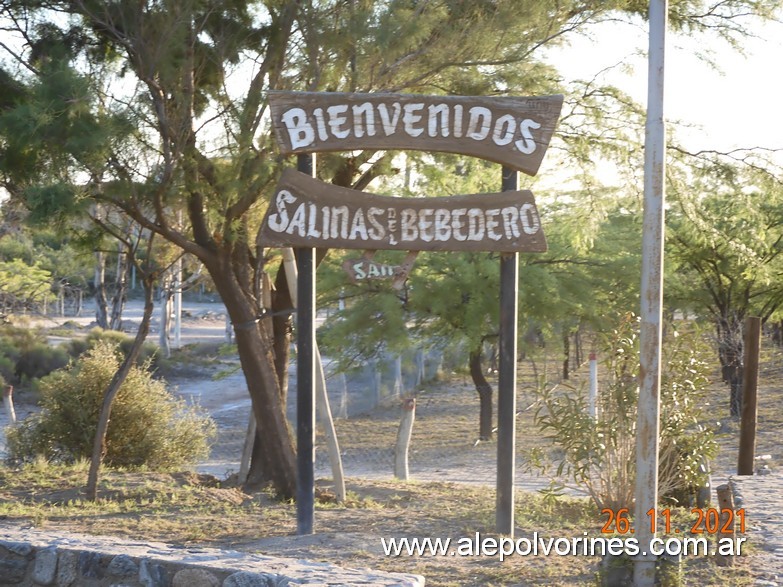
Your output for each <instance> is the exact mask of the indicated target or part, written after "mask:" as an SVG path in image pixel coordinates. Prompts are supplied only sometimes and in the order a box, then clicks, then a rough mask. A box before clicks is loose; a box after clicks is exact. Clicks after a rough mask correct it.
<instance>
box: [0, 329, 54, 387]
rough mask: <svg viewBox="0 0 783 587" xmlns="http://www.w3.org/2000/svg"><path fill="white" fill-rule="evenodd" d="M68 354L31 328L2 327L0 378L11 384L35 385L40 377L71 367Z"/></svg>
mask: <svg viewBox="0 0 783 587" xmlns="http://www.w3.org/2000/svg"><path fill="white" fill-rule="evenodd" d="M68 360H69V356H68V353H67V352H66V351H65V350H64V349H62V348H59V347H51V346H49V345H48V344H47V343H46V340H45V339H44V338H43V336H41V335H40V334H39V333H37V332H36V331H34V330H31V329H29V328H15V327H13V326H8V325H6V326H3V327H2V328H0V376H2V377H3V378H4V379H5V380H6V381H7V382H8V383H9V384H12V385H24V384H34V383H35V382H36V381H37V380H38V379H39V378H41V377H44V376H45V375H48V374H49V373H51V372H52V371H54V370H56V369H60V368H62V367H64V366H65V365H67V364H68Z"/></svg>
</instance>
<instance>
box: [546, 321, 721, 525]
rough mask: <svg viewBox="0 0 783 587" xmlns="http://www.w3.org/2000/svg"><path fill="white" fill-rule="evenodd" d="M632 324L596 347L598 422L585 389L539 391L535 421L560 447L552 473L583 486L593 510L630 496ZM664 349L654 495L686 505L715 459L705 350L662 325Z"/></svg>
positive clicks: (627, 502)
mask: <svg viewBox="0 0 783 587" xmlns="http://www.w3.org/2000/svg"><path fill="white" fill-rule="evenodd" d="M636 328H637V324H636V320H635V319H631V317H629V318H628V319H627V320H626V321H625V322H624V323H622V324H620V326H619V327H618V328H617V329H616V330H615V331H614V332H613V333H612V336H611V337H610V338H609V339H608V340H607V341H606V343H605V344H604V350H603V356H607V357H609V358H608V359H607V360H606V361H605V362H604V363H603V366H604V369H603V370H602V372H603V373H604V374H605V375H604V377H603V379H602V380H601V381H600V382H599V394H598V399H597V406H598V418H597V420H593V418H592V417H591V416H590V414H589V413H588V405H587V404H588V399H587V397H586V395H587V394H586V391H584V390H583V391H582V392H576V391H575V390H567V391H563V390H562V389H558V388H545V389H542V390H540V391H539V394H540V404H539V407H538V409H537V412H536V421H537V423H538V425H539V427H540V429H541V431H542V433H543V434H544V435H545V436H547V437H548V438H551V439H552V440H553V441H554V443H555V445H556V446H557V447H559V448H560V449H562V451H563V452H562V459H561V460H560V463H559V465H558V467H557V474H558V475H566V476H567V477H570V478H571V479H573V480H574V481H575V482H576V483H577V484H579V485H582V486H584V488H585V489H587V491H588V492H589V493H590V496H591V498H592V499H593V501H594V502H595V504H596V505H597V506H598V507H599V508H612V509H614V511H617V509H618V508H623V507H630V506H631V504H632V503H633V499H634V491H635V464H636V457H635V453H636V435H635V430H636V418H637V413H636V406H637V400H638V393H639V390H638V378H637V371H638V365H639V351H638V340H637V332H636ZM669 330H670V333H669V335H668V337H667V339H666V342H665V344H664V356H663V360H662V365H663V369H662V375H661V402H660V410H661V411H660V436H659V439H660V440H659V442H660V446H659V449H660V452H659V462H660V465H659V494H660V496H661V498H662V499H669V500H672V501H675V502H676V501H678V500H679V501H681V502H687V500H689V499H691V498H693V497H695V492H696V490H697V489H698V488H699V487H701V486H702V485H703V484H704V483H705V481H706V478H705V476H706V469H705V468H704V467H703V465H704V464H705V463H708V462H709V459H710V458H712V457H713V456H714V455H715V452H716V446H717V445H716V443H715V440H714V437H713V433H712V431H711V430H710V429H708V428H705V426H704V421H705V419H706V418H707V410H708V409H709V403H708V401H707V397H706V388H707V385H708V383H709V379H708V377H707V373H708V372H709V371H710V369H709V364H708V362H707V360H706V356H707V354H709V352H710V351H709V348H707V346H706V345H705V344H704V342H703V337H702V335H701V333H700V332H698V330H691V329H690V326H689V325H685V327H684V328H683V333H679V332H678V331H677V329H676V326H675V325H673V324H672V325H669Z"/></svg>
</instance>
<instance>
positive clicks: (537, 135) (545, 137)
mask: <svg viewBox="0 0 783 587" xmlns="http://www.w3.org/2000/svg"><path fill="white" fill-rule="evenodd" d="M269 100H270V106H271V111H272V126H273V128H274V130H275V135H276V137H277V142H278V144H279V145H280V148H281V150H282V152H283V153H286V154H288V153H311V152H318V151H352V150H357V149H408V150H410V149H412V150H418V151H441V152H447V153H458V154H462V155H471V156H474V157H480V158H482V159H488V160H490V161H495V162H497V163H501V164H503V165H506V166H508V167H511V168H513V169H517V170H519V171H522V172H523V173H527V174H528V175H535V174H536V173H537V172H538V168H539V167H540V165H541V160H542V159H543V157H544V153H545V152H546V150H547V147H548V146H549V141H550V140H551V138H552V134H553V133H554V130H555V125H556V123H557V119H558V118H559V116H560V110H561V108H562V105H563V96H561V95H554V96H542V97H483V96H420V95H415V94H382V93H378V94H359V93H337V92H334V93H332V92H326V93H322V92H281V91H272V92H269Z"/></svg>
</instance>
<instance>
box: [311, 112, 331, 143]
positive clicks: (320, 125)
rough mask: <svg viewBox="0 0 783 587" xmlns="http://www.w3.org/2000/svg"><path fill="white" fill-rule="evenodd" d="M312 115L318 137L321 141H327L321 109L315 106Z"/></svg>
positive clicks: (327, 134)
mask: <svg viewBox="0 0 783 587" xmlns="http://www.w3.org/2000/svg"><path fill="white" fill-rule="evenodd" d="M313 116H315V128H316V129H317V130H318V139H319V140H321V141H328V140H329V133H328V132H327V131H326V120H325V119H324V111H323V109H322V108H316V109H315V110H313Z"/></svg>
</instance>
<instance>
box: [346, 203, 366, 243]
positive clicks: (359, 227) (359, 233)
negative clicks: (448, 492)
mask: <svg viewBox="0 0 783 587" xmlns="http://www.w3.org/2000/svg"><path fill="white" fill-rule="evenodd" d="M356 237H360V238H361V239H362V240H363V241H366V240H367V225H366V224H365V223H364V212H362V209H361V208H359V209H358V210H356V214H354V216H353V222H351V230H350V232H349V233H348V238H349V239H351V240H356Z"/></svg>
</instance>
